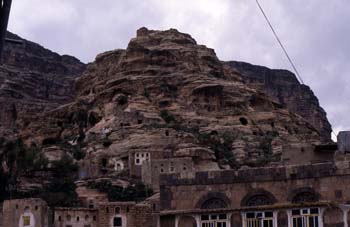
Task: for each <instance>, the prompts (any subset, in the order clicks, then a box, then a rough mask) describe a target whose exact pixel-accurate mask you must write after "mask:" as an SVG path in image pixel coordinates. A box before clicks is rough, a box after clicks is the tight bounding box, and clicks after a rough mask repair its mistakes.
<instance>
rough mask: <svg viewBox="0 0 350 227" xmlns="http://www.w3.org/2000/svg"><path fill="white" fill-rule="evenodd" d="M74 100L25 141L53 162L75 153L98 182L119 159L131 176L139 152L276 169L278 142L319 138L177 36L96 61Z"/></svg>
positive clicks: (146, 39) (142, 35) (200, 165)
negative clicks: (99, 175)
mask: <svg viewBox="0 0 350 227" xmlns="http://www.w3.org/2000/svg"><path fill="white" fill-rule="evenodd" d="M76 94H77V97H76V99H75V100H74V101H73V102H71V103H69V104H66V105H63V106H60V107H58V108H56V109H54V110H52V111H50V112H49V113H48V114H47V115H46V116H45V118H43V119H42V120H41V121H39V122H31V123H30V124H28V125H27V127H26V129H25V130H24V131H22V133H21V136H22V137H23V138H24V139H25V140H26V141H27V143H28V144H29V143H31V144H36V145H37V146H40V147H41V148H42V150H43V151H45V154H46V155H47V157H48V158H49V159H50V160H54V159H57V158H59V155H58V154H64V153H70V154H72V151H73V150H74V151H76V150H79V151H82V152H83V153H84V154H86V156H85V157H84V158H83V160H86V161H87V162H88V165H89V166H93V168H92V169H93V171H99V169H98V168H97V167H99V166H101V164H100V163H101V160H102V163H103V164H102V165H103V176H106V174H107V175H108V173H111V174H112V173H114V172H115V171H113V170H114V164H113V162H114V161H115V160H121V161H123V162H124V165H125V167H126V170H128V167H131V165H133V164H132V163H133V160H130V159H131V158H133V157H134V154H135V153H138V152H141V153H142V152H146V153H147V152H148V153H150V156H151V157H152V158H154V159H162V158H178V157H191V158H192V159H193V160H194V162H195V168H196V169H198V170H201V169H205V170H208V169H217V168H239V167H240V166H242V165H249V166H259V165H266V164H268V163H271V162H279V161H281V155H282V152H283V147H284V145H286V144H304V143H306V144H310V143H311V144H317V143H320V142H321V139H322V138H321V136H320V135H319V132H318V131H317V130H316V129H315V127H314V126H313V125H311V124H310V123H309V122H308V120H306V119H304V118H303V117H302V116H300V115H297V114H294V113H292V112H291V111H289V110H287V109H286V108H283V106H281V102H280V100H277V101H279V102H277V101H275V100H273V99H271V97H270V96H268V95H266V94H265V93H264V92H262V90H261V89H255V88H254V86H250V84H249V83H248V84H247V83H245V78H244V76H242V73H240V71H239V70H236V69H234V67H232V66H230V65H228V64H225V63H223V62H221V61H220V60H219V59H218V58H217V56H216V54H215V52H214V50H212V49H210V48H207V47H205V46H203V45H198V44H197V43H196V41H195V40H194V39H193V38H192V37H191V36H189V35H187V34H183V33H180V32H178V31H177V30H175V29H170V30H167V31H152V30H148V29H146V28H141V29H140V30H138V31H137V37H136V38H133V39H132V40H131V41H130V43H129V45H128V47H127V49H126V50H114V51H110V52H106V53H103V54H100V55H98V56H97V57H96V60H95V62H93V63H92V64H90V65H89V66H88V67H87V69H86V71H85V72H84V73H83V75H82V76H81V77H80V78H79V79H78V80H77V82H76ZM28 141H29V142H28ZM72 155H74V154H72ZM113 160H114V161H113ZM130 174H131V175H133V174H134V173H130Z"/></svg>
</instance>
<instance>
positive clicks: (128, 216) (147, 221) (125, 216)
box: [97, 202, 157, 227]
mask: <svg viewBox="0 0 350 227" xmlns="http://www.w3.org/2000/svg"><path fill="white" fill-rule="evenodd" d="M98 210H99V224H98V225H97V226H99V227H104V226H105V227H110V226H111V227H141V226H142V227H153V226H156V225H157V219H156V217H154V216H153V214H152V212H153V211H152V207H151V206H150V205H148V204H142V203H141V204H136V203H135V202H107V203H100V204H99V208H98Z"/></svg>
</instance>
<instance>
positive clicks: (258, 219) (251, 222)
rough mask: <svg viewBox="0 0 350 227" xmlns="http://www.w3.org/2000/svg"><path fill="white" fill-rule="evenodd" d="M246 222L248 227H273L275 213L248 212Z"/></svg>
mask: <svg viewBox="0 0 350 227" xmlns="http://www.w3.org/2000/svg"><path fill="white" fill-rule="evenodd" d="M245 222H246V226H247V227H273V212H272V211H264V212H247V213H246V214H245Z"/></svg>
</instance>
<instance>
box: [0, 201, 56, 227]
mask: <svg viewBox="0 0 350 227" xmlns="http://www.w3.org/2000/svg"><path fill="white" fill-rule="evenodd" d="M51 217H52V212H51V211H50V209H49V207H48V206H47V204H46V202H45V201H43V200H41V199H34V198H31V199H15V200H6V201H4V204H3V223H2V224H3V227H17V226H18V227H47V226H49V219H50V218H51Z"/></svg>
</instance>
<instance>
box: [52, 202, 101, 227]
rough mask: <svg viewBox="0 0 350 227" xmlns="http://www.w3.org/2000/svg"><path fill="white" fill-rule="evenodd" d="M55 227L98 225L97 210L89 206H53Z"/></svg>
mask: <svg viewBox="0 0 350 227" xmlns="http://www.w3.org/2000/svg"><path fill="white" fill-rule="evenodd" d="M52 224H54V226H55V227H73V226H74V227H98V226H99V225H98V211H97V209H89V208H68V207H57V208H55V215H54V222H53V223H52Z"/></svg>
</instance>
